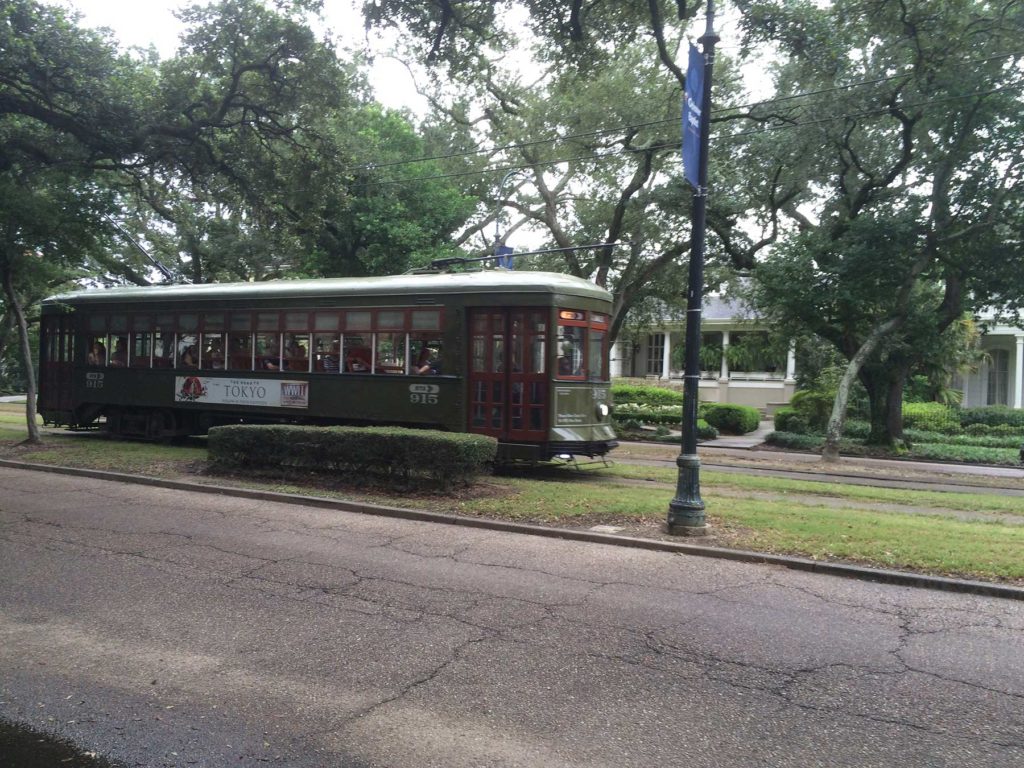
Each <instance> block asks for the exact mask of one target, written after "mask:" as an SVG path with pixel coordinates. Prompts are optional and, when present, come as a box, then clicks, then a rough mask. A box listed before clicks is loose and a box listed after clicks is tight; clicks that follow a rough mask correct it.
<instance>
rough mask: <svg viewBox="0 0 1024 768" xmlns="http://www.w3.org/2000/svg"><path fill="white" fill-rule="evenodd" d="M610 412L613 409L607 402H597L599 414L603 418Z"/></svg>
mask: <svg viewBox="0 0 1024 768" xmlns="http://www.w3.org/2000/svg"><path fill="white" fill-rule="evenodd" d="M610 412H611V411H610V409H609V408H608V405H607V404H606V403H598V404H597V415H598V416H600V417H601V418H602V419H606V418H608V414H609V413H610Z"/></svg>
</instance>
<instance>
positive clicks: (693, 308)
mask: <svg viewBox="0 0 1024 768" xmlns="http://www.w3.org/2000/svg"><path fill="white" fill-rule="evenodd" d="M720 39H721V38H719V37H718V35H717V34H715V4H714V0H708V7H707V27H706V28H705V29H704V35H703V36H702V37H701V38H700V40H699V41H698V42H700V44H701V48H702V49H703V53H704V82H703V86H704V92H703V93H702V94H701V106H700V155H699V157H700V159H699V162H698V167H697V188H696V189H695V190H694V193H693V231H692V234H691V239H690V282H689V287H688V289H687V295H686V371H685V374H684V377H683V438H682V449H681V450H680V453H679V456H678V458H677V459H676V466H678V467H679V479H678V482H677V484H676V495H675V498H674V499H672V501H671V502H669V505H668V530H669V533H676V534H683V535H689V536H702V535H704V534H706V533H707V529H708V526H707V521H706V520H705V517H704V500H703V499H701V497H700V459H699V458H698V456H697V398H698V385H699V383H700V319H701V299H702V294H703V293H704V233H705V228H706V219H707V197H708V145H709V136H708V134H709V128H710V125H711V70H712V67H713V65H714V62H715V43H717V42H718V41H719V40H720ZM687 76H689V75H687Z"/></svg>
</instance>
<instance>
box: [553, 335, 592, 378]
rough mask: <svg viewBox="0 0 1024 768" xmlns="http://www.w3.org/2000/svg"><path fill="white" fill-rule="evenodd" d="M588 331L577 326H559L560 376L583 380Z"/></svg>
mask: <svg viewBox="0 0 1024 768" xmlns="http://www.w3.org/2000/svg"><path fill="white" fill-rule="evenodd" d="M586 335H587V329H586V328H583V327H580V326H576V325H559V326H558V368H557V370H558V375H559V376H560V377H569V378H582V376H583V355H584V351H585V347H584V340H585V339H586Z"/></svg>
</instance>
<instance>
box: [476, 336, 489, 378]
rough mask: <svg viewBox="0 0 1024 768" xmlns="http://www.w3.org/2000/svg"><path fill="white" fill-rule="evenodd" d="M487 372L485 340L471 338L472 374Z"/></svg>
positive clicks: (479, 337)
mask: <svg viewBox="0 0 1024 768" xmlns="http://www.w3.org/2000/svg"><path fill="white" fill-rule="evenodd" d="M486 370H487V339H486V338H484V337H483V336H474V337H473V372H474V373H483V372H484V371H486Z"/></svg>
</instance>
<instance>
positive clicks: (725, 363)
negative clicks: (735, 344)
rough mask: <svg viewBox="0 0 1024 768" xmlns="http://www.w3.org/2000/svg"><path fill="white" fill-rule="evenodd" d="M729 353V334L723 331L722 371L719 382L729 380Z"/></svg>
mask: <svg viewBox="0 0 1024 768" xmlns="http://www.w3.org/2000/svg"><path fill="white" fill-rule="evenodd" d="M728 351H729V332H728V331H722V370H721V371H720V372H719V374H718V380H719V381H728V380H729V358H728V355H726V352H728Z"/></svg>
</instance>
